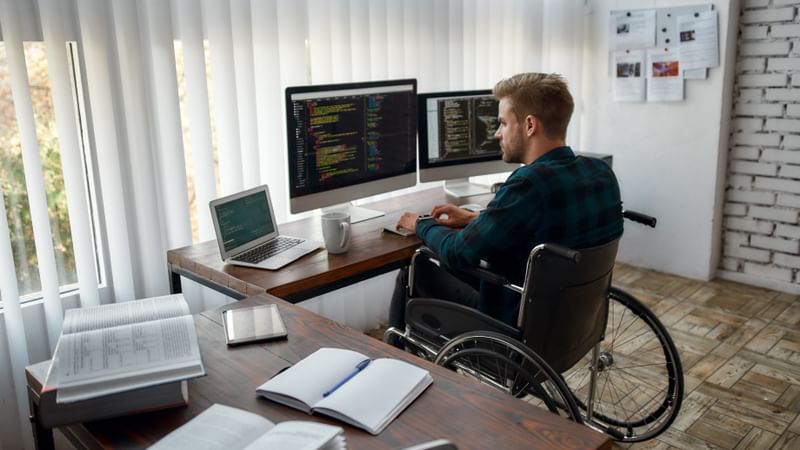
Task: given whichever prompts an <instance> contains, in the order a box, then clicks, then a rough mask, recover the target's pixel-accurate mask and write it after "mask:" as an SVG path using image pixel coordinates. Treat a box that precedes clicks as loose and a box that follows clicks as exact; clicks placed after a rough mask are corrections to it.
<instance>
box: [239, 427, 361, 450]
mask: <svg viewBox="0 0 800 450" xmlns="http://www.w3.org/2000/svg"><path fill="white" fill-rule="evenodd" d="M342 432H343V430H342V429H341V428H340V427H334V426H331V425H325V424H322V423H315V422H305V421H296V420H295V421H289V422H281V423H279V424H277V425H275V427H274V428H272V429H271V430H269V432H268V433H267V434H265V435H263V436H261V437H260V438H258V439H257V440H256V441H255V442H253V443H252V444H250V445H249V446H247V447H246V448H245V450H260V449H273V448H274V449H279V448H285V449H292V450H316V449H320V448H323V447H324V448H326V449H328V448H329V449H332V450H333V449H343V448H345V447H344V439H343V438H338V440H337V436H339V435H340V434H341V433H342ZM335 442H338V443H339V444H338V445H327V446H326V444H328V443H335Z"/></svg>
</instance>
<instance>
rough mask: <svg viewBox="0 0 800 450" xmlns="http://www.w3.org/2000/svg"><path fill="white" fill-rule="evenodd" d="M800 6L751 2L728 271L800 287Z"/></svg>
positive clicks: (729, 204) (745, 6)
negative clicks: (799, 10)
mask: <svg viewBox="0 0 800 450" xmlns="http://www.w3.org/2000/svg"><path fill="white" fill-rule="evenodd" d="M798 6H800V2H799V1H797V0H743V1H742V3H741V7H742V13H741V18H740V30H739V42H738V60H737V61H736V80H735V89H734V99H733V101H734V105H735V107H734V112H733V117H732V122H731V124H732V127H731V133H732V134H733V135H732V136H731V140H730V151H729V153H728V178H727V192H726V195H725V206H724V208H723V214H724V220H723V225H722V226H723V241H724V245H723V250H722V253H723V255H722V258H721V260H720V270H722V271H728V272H739V273H743V274H745V275H747V276H750V277H758V278H761V279H765V280H767V281H768V282H767V284H768V285H770V286H794V287H795V288H791V289H790V288H789V287H787V290H795V291H796V286H797V285H800V223H799V221H800V13H799V12H798V9H799V8H798Z"/></svg>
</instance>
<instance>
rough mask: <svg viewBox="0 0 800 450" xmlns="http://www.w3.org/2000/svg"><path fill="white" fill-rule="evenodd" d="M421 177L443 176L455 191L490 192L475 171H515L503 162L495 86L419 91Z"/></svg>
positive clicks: (466, 193) (458, 194)
mask: <svg viewBox="0 0 800 450" xmlns="http://www.w3.org/2000/svg"><path fill="white" fill-rule="evenodd" d="M417 101H418V108H419V114H418V118H419V179H420V181H444V182H445V190H447V191H448V192H449V193H450V194H451V195H454V196H456V197H468V196H471V195H480V194H486V193H489V192H490V187H489V186H483V185H479V184H474V183H470V182H469V178H468V177H471V176H477V175H488V174H492V173H500V172H510V171H512V170H514V169H516V168H517V167H519V164H508V163H505V162H503V160H502V153H501V150H500V143H499V141H498V140H497V139H496V138H495V137H494V133H495V131H497V125H498V121H497V107H498V100H497V98H495V97H494V96H493V95H492V91H490V90H481V91H453V92H435V93H428V94H420V95H419V96H418V100H417Z"/></svg>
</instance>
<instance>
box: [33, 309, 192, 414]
mask: <svg viewBox="0 0 800 450" xmlns="http://www.w3.org/2000/svg"><path fill="white" fill-rule="evenodd" d="M205 374H206V371H205V368H204V367H203V361H202V359H201V358H200V348H199V345H198V343H197V334H196V332H195V327H194V319H193V318H192V316H191V313H190V312H189V306H188V305H187V304H186V300H184V298H183V295H182V294H176V295H170V296H165V297H154V298H148V299H144V300H136V301H132V302H126V303H114V304H110V305H102V306H95V307H90V308H81V309H70V310H68V311H67V312H66V315H65V317H64V325H63V327H62V332H61V336H60V337H59V339H58V344H57V346H56V351H55V356H54V357H53V366H52V367H51V369H50V373H49V374H48V377H47V382H46V383H45V390H47V389H55V390H56V391H57V397H56V401H57V402H58V403H71V402H76V401H80V400H86V399H90V398H97V397H101V396H104V395H109V394H114V393H119V392H126V391H131V390H134V389H139V388H145V387H150V386H157V385H161V384H165V383H172V382H177V381H182V380H187V379H190V378H195V377H200V376H203V375H205Z"/></svg>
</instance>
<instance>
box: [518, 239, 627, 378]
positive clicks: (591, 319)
mask: <svg viewBox="0 0 800 450" xmlns="http://www.w3.org/2000/svg"><path fill="white" fill-rule="evenodd" d="M618 244H619V238H617V239H614V240H613V241H611V242H609V243H607V244H604V245H600V246H597V247H592V248H586V249H581V250H579V252H580V257H579V258H578V261H577V262H576V261H574V260H571V259H567V258H564V257H563V256H561V255H558V254H557V253H555V252H553V251H549V250H548V245H547V244H544V245H542V246H537V248H535V249H533V251H532V252H531V254H530V256H529V258H528V266H527V273H526V275H525V285H524V288H523V294H522V304H521V305H520V316H519V323H518V326H519V327H520V328H521V331H522V337H523V342H524V343H525V344H526V345H528V346H529V347H530V348H531V349H533V351H535V352H536V353H537V354H539V355H540V356H541V357H542V358H544V360H545V361H547V363H548V364H550V366H551V367H552V368H553V369H554V370H555V371H556V372H559V373H562V372H564V371H566V370H567V369H569V368H570V367H572V366H573V365H575V363H577V362H578V361H579V360H580V359H581V358H582V357H583V356H584V355H585V354H586V353H587V352H588V351H589V350H591V349H592V347H594V345H595V344H596V343H598V342H600V341H601V340H602V339H603V334H604V332H605V328H606V321H607V319H608V295H609V289H610V287H611V274H612V271H613V269H614V262H615V260H616V256H617V246H618Z"/></svg>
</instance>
